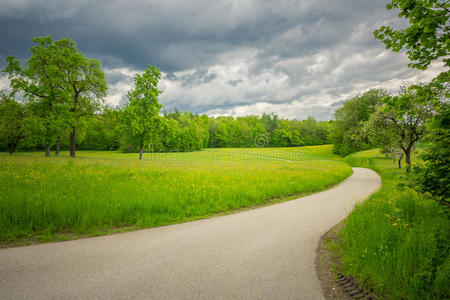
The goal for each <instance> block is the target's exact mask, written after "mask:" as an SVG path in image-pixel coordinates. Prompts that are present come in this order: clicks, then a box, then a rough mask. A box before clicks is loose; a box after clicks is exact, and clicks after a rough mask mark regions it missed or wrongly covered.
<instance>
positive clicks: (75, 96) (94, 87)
mask: <svg viewBox="0 0 450 300" xmlns="http://www.w3.org/2000/svg"><path fill="white" fill-rule="evenodd" d="M32 41H33V42H34V43H35V44H36V45H35V46H33V47H31V48H30V51H31V53H32V55H31V57H30V58H29V59H28V60H27V62H26V64H25V68H22V66H21V65H20V62H19V61H18V60H17V59H15V58H14V57H13V56H9V57H7V62H8V66H7V67H6V68H5V69H4V70H3V72H6V73H8V76H9V79H10V84H11V88H12V89H13V92H20V93H23V95H24V97H25V99H28V100H29V101H32V102H34V105H33V109H35V111H34V114H33V115H34V116H35V120H37V121H39V122H38V123H39V124H40V125H41V126H40V127H41V128H43V130H44V133H41V134H40V135H41V136H42V142H43V143H44V145H45V148H46V151H45V152H46V156H49V155H50V147H51V145H53V144H54V143H55V141H56V140H58V139H59V138H60V137H61V136H62V135H63V134H64V133H66V132H67V127H70V128H71V133H70V156H72V157H75V132H76V126H77V124H79V123H80V121H81V120H80V119H81V118H82V117H84V116H92V115H93V112H94V111H95V110H97V109H98V108H99V106H100V104H101V100H102V97H104V96H105V95H106V81H105V78H104V74H103V71H102V70H101V67H100V63H99V62H98V61H96V60H94V59H88V58H86V57H84V56H83V55H82V54H81V53H80V52H79V51H78V49H77V48H76V43H75V42H74V41H72V40H71V39H67V38H66V39H60V40H57V41H53V40H52V38H51V37H50V36H45V37H35V38H33V39H32Z"/></svg>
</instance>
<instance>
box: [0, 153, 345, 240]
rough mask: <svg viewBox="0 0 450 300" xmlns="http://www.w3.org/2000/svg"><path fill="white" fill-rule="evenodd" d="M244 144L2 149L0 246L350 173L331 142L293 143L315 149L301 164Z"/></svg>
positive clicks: (318, 185)
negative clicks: (140, 156)
mask: <svg viewBox="0 0 450 300" xmlns="http://www.w3.org/2000/svg"><path fill="white" fill-rule="evenodd" d="M239 151H242V149H239V150H227V151H225V152H228V153H222V152H220V151H216V150H206V151H200V152H190V153H157V154H155V153H148V155H147V156H144V161H138V160H137V154H123V153H119V152H95V151H79V152H78V153H77V154H78V157H77V158H75V159H73V158H69V157H68V154H67V153H65V152H63V153H61V156H60V157H51V158H45V157H43V154H42V153H38V154H37V153H17V154H14V156H9V155H7V154H6V153H0V244H7V243H10V242H14V241H16V242H17V241H18V240H19V241H22V240H25V241H26V240H37V241H48V240H58V239H70V238H76V237H78V236H80V235H84V236H85V235H99V234H106V233H109V232H113V231H115V230H119V231H120V230H122V229H124V230H127V229H136V228H147V227H153V226H159V225H165V224H171V223H177V222H183V221H187V220H193V219H198V218H202V217H208V216H211V215H214V214H217V213H223V212H227V211H232V210H236V209H240V208H245V207H252V206H255V205H263V204H266V203H271V202H279V201H284V200H287V199H293V198H294V197H295V196H298V195H300V194H308V193H312V192H315V191H319V190H323V189H325V188H327V187H329V186H330V185H333V184H336V183H338V182H340V181H342V180H344V179H345V178H347V177H348V176H349V175H351V173H352V170H351V168H350V167H349V166H348V165H347V164H346V163H344V162H341V161H337V160H336V157H335V156H334V155H333V154H332V153H331V147H330V146H323V147H318V148H316V149H314V148H313V149H308V150H302V148H290V149H287V150H286V152H293V151H294V152H295V151H307V152H308V153H309V154H308V155H309V156H305V155H302V156H301V157H300V156H299V157H298V159H297V160H296V161H295V162H288V161H282V160H278V159H272V158H267V157H258V156H254V155H242V153H240V152H239ZM260 151H262V150H260ZM276 151H277V155H280V157H281V156H283V155H284V157H288V156H289V155H290V154H289V153H284V154H283V149H277V150H276ZM314 151H317V153H318V154H314ZM327 155H328V156H329V157H330V160H326V157H327ZM319 157H320V158H319Z"/></svg>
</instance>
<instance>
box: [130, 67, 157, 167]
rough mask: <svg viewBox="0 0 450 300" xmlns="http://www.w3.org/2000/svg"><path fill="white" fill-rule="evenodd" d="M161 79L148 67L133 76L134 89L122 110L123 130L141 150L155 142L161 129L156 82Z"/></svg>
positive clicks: (154, 68) (152, 68)
mask: <svg viewBox="0 0 450 300" xmlns="http://www.w3.org/2000/svg"><path fill="white" fill-rule="evenodd" d="M160 78H161V73H160V72H159V69H158V68H156V67H154V66H151V65H148V68H147V69H146V70H145V71H144V73H142V74H136V75H135V76H134V84H135V87H134V88H133V89H132V90H130V91H129V92H128V99H129V102H128V104H127V105H126V107H125V108H124V112H123V115H122V116H123V124H124V130H126V131H127V135H128V137H129V138H131V141H132V143H133V144H134V145H136V146H138V147H140V150H141V152H142V148H143V147H144V146H145V145H148V144H150V143H152V142H154V141H155V138H156V136H157V132H158V131H159V130H160V128H161V118H160V116H159V112H160V110H161V104H160V103H159V102H158V96H159V94H161V91H160V90H159V89H158V81H159V80H160ZM140 159H141V156H140Z"/></svg>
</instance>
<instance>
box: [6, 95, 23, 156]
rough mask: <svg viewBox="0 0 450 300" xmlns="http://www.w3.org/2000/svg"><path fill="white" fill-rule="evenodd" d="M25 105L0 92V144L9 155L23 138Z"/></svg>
mask: <svg viewBox="0 0 450 300" xmlns="http://www.w3.org/2000/svg"><path fill="white" fill-rule="evenodd" d="M25 118H26V111H25V105H24V104H23V103H21V102H18V101H16V100H15V99H14V98H12V97H11V96H10V95H8V94H7V93H6V91H0V142H1V143H3V144H5V145H6V146H7V148H8V152H9V154H10V155H12V154H13V153H14V151H15V150H16V148H17V145H18V144H19V142H20V141H21V140H22V139H23V138H24V137H25V130H24V120H25Z"/></svg>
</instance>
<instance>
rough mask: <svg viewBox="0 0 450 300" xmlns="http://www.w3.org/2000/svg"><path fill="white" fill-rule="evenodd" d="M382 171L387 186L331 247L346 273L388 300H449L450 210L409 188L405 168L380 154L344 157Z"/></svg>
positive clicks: (353, 215)
mask: <svg viewBox="0 0 450 300" xmlns="http://www.w3.org/2000/svg"><path fill="white" fill-rule="evenodd" d="M345 161H346V162H347V163H349V164H350V165H352V166H362V167H367V168H371V169H373V170H375V171H377V172H378V173H379V174H380V175H381V177H382V180H383V186H382V188H381V189H380V191H378V192H377V193H375V194H373V195H372V196H371V197H370V198H369V199H368V200H367V201H365V202H363V203H362V204H360V205H358V206H357V207H356V208H355V210H354V211H353V212H352V213H351V214H350V216H349V217H348V218H347V219H346V220H345V227H344V229H343V230H342V231H341V233H340V235H341V237H342V239H339V240H338V241H337V242H335V244H334V245H332V246H333V247H334V248H335V249H336V251H337V252H338V254H339V255H340V256H341V258H342V263H343V265H342V270H343V271H344V273H346V274H349V275H352V276H354V277H356V278H357V279H358V280H359V281H360V282H361V283H362V284H363V285H364V286H365V287H368V288H373V289H374V290H375V293H377V294H379V295H382V298H383V299H449V298H450V280H449V279H450V257H449V255H448V254H449V250H450V249H449V246H450V231H449V228H450V221H449V214H448V213H449V210H448V208H447V207H445V206H443V205H441V204H438V203H436V202H434V201H432V200H429V199H426V198H424V197H423V196H421V195H420V194H418V193H416V192H414V191H412V190H411V189H408V188H403V189H401V188H399V187H398V184H399V183H402V182H404V181H405V171H404V169H402V170H399V169H397V168H396V165H394V164H393V162H392V160H388V159H385V158H384V157H383V156H382V155H381V154H380V153H379V151H378V150H369V151H364V152H358V153H355V154H353V155H350V156H348V157H346V158H345Z"/></svg>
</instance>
